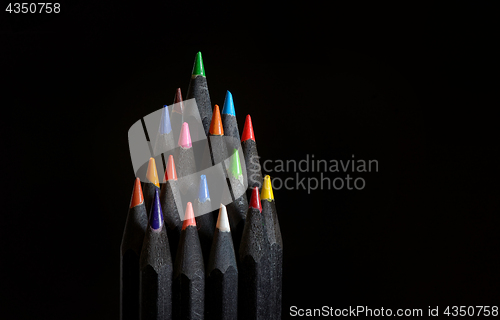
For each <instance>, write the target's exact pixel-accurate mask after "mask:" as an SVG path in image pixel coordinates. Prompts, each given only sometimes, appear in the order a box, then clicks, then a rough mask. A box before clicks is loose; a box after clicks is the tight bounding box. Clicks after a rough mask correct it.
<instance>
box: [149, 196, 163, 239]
mask: <svg viewBox="0 0 500 320" xmlns="http://www.w3.org/2000/svg"><path fill="white" fill-rule="evenodd" d="M150 211H151V212H150V214H149V225H150V226H151V228H152V229H153V230H159V229H161V227H162V226H163V212H162V210H161V204H160V196H159V195H158V189H155V198H154V200H153V205H152V206H151V209H150Z"/></svg>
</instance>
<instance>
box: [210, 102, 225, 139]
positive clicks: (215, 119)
mask: <svg viewBox="0 0 500 320" xmlns="http://www.w3.org/2000/svg"><path fill="white" fill-rule="evenodd" d="M210 134H211V135H214V136H222V135H224V129H222V121H221V119H220V111H219V106H218V105H215V107H214V113H213V116H212V122H211V123H210Z"/></svg>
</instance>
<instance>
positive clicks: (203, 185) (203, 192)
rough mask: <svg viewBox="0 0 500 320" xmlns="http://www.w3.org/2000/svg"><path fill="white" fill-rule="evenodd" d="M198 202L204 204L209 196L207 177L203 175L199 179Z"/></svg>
mask: <svg viewBox="0 0 500 320" xmlns="http://www.w3.org/2000/svg"><path fill="white" fill-rule="evenodd" d="M198 200H200V202H202V203H204V202H205V201H207V200H210V194H209V193H208V185H207V176H205V175H204V174H202V175H201V177H200V192H199V193H198Z"/></svg>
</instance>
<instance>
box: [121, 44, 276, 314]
mask: <svg viewBox="0 0 500 320" xmlns="http://www.w3.org/2000/svg"><path fill="white" fill-rule="evenodd" d="M189 99H194V101H195V102H196V106H197V109H198V110H196V107H194V104H190V102H193V100H189ZM188 100H189V101H188ZM185 106H187V107H185ZM190 106H193V108H194V112H193V108H191V107H190ZM223 106H224V107H223V109H222V113H221V112H220V110H219V107H218V105H214V106H213V109H212V105H211V100H210V94H209V91H208V85H207V77H206V75H205V68H204V65H203V60H202V57H201V52H198V53H197V54H196V58H195V62H194V66H193V70H192V73H191V79H190V82H189V87H188V90H187V95H186V101H184V100H183V99H182V93H181V90H180V88H178V89H176V94H175V98H174V104H173V106H172V108H169V107H168V106H167V105H164V106H163V109H162V113H161V119H159V123H160V127H159V130H158V135H157V137H156V141H155V143H154V148H151V145H150V152H151V153H152V154H151V155H150V160H149V162H148V164H147V172H146V174H145V176H144V177H141V178H140V177H136V179H135V183H134V186H133V191H132V197H131V200H130V205H129V209H128V214H127V216H126V222H125V228H124V231H123V237H122V243H121V259H120V281H121V284H120V319H122V320H128V319H130V320H139V319H141V320H146V319H147V320H167V319H225V320H226V319H227V320H229V319H238V318H239V319H281V309H282V305H281V304H282V290H283V286H282V281H283V280H282V279H283V277H282V272H283V240H282V238H281V230H280V226H279V222H278V215H277V211H276V204H275V199H274V194H273V190H272V183H271V178H270V177H269V176H265V177H264V178H262V172H261V167H260V159H259V156H258V153H257V145H256V143H255V135H254V130H253V125H252V119H251V117H250V115H247V117H246V120H245V126H244V129H243V131H242V132H243V134H242V135H241V137H240V133H239V132H240V131H239V130H238V122H237V119H236V112H235V107H234V101H233V95H232V94H231V92H229V91H227V92H226V96H225V99H224V105H223ZM197 113H199V116H198V114H197ZM190 130H194V131H191V132H190ZM203 130H204V131H205V132H204V134H205V137H206V139H207V140H206V142H207V144H206V146H207V147H206V156H207V157H208V153H210V160H211V162H212V163H211V164H212V166H213V167H210V168H207V167H203V168H200V166H199V165H197V159H198V158H197V157H198V156H197V155H196V151H195V150H194V147H193V142H196V141H198V140H197V139H199V137H200V136H199V133H201V131H203ZM193 133H194V136H193V140H191V134H193ZM202 142H203V141H202ZM155 159H156V160H155ZM160 161H161V162H163V166H162V167H158V168H159V169H160V170H159V172H160V174H163V171H161V169H164V172H165V176H164V179H163V182H162V183H161V185H160V180H159V178H158V170H157V169H158V168H157V165H161V164H157V162H160ZM209 162H210V161H209ZM209 165H210V164H209ZM144 166H145V164H144V165H143V168H145V167H144ZM221 167H222V171H215V172H217V174H216V175H215V177H219V176H221V177H220V179H219V180H220V181H225V182H224V183H223V185H219V184H217V183H215V184H213V183H214V180H217V179H215V178H214V175H209V174H208V173H207V174H205V173H204V172H205V170H211V169H212V168H217V170H221V169H220V168H221ZM138 172H139V171H138ZM207 172H208V171H207ZM210 172H214V171H210ZM141 180H142V182H141ZM209 185H210V190H209ZM219 189H220V190H219ZM212 192H213V194H215V197H214V198H212V199H211V198H210V194H211V193H212ZM220 194H222V195H223V196H221V198H219V195H220ZM229 197H230V200H228V199H229ZM249 200H250V201H249ZM219 201H220V202H224V203H220V202H219ZM219 203H220V207H219ZM217 208H219V209H218V210H217ZM215 219H217V222H215Z"/></svg>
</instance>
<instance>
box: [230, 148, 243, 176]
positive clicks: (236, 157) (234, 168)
mask: <svg viewBox="0 0 500 320" xmlns="http://www.w3.org/2000/svg"><path fill="white" fill-rule="evenodd" d="M229 170H230V172H231V174H232V176H233V177H235V178H236V179H238V180H240V178H241V177H243V173H242V170H241V162H240V154H239V152H238V150H237V149H234V151H233V156H232V158H231V165H230V166H229Z"/></svg>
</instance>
